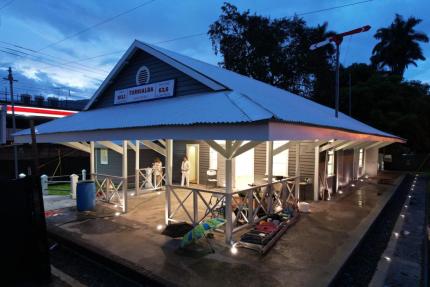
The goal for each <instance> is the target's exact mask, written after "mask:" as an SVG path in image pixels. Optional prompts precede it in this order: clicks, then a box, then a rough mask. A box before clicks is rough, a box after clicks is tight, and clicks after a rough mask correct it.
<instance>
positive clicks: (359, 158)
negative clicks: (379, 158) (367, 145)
mask: <svg viewBox="0 0 430 287" xmlns="http://www.w3.org/2000/svg"><path fill="white" fill-rule="evenodd" d="M363 162H364V157H363V149H362V148H361V149H360V151H359V154H358V167H363Z"/></svg>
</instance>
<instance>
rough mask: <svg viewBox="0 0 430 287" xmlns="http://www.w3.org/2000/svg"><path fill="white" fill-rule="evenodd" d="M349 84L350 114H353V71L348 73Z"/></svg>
mask: <svg viewBox="0 0 430 287" xmlns="http://www.w3.org/2000/svg"><path fill="white" fill-rule="evenodd" d="M348 85H349V91H348V96H349V116H352V91H351V71H349V73H348Z"/></svg>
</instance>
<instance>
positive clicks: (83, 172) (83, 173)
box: [82, 169, 87, 180]
mask: <svg viewBox="0 0 430 287" xmlns="http://www.w3.org/2000/svg"><path fill="white" fill-rule="evenodd" d="M82 180H87V170H86V169H83V170H82Z"/></svg>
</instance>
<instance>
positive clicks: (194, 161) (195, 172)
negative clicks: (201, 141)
mask: <svg viewBox="0 0 430 287" xmlns="http://www.w3.org/2000/svg"><path fill="white" fill-rule="evenodd" d="M187 157H188V161H189V163H190V172H189V176H190V179H189V180H190V183H199V145H198V144H187Z"/></svg>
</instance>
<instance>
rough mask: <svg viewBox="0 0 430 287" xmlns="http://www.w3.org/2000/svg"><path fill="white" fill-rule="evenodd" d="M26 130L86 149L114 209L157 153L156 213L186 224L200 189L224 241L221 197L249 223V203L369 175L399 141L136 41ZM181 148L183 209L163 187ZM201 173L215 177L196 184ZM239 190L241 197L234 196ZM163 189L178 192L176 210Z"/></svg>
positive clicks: (302, 195)
mask: <svg viewBox="0 0 430 287" xmlns="http://www.w3.org/2000/svg"><path fill="white" fill-rule="evenodd" d="M36 134H37V142H38V143H61V144H65V145H68V146H72V147H74V148H77V149H80V150H83V151H86V152H88V153H89V154H90V159H91V160H90V163H91V164H90V166H91V174H92V178H93V179H95V180H97V182H98V189H100V190H101V191H103V188H104V187H103V186H105V188H106V190H105V191H104V192H103V194H104V195H105V197H106V199H108V200H110V199H112V196H109V195H108V193H109V192H112V188H113V189H114V190H113V192H114V195H116V196H117V197H118V199H119V200H120V201H121V206H122V208H123V211H124V212H126V211H127V196H128V195H129V192H130V190H134V191H135V192H140V191H141V190H143V189H145V188H146V187H147V183H146V184H145V183H144V182H142V181H143V180H145V176H146V174H145V170H144V168H147V167H149V166H150V165H151V163H152V161H153V160H154V158H155V157H159V158H160V159H161V160H162V162H163V166H164V168H165V172H164V173H163V176H164V177H165V180H166V188H165V195H166V207H165V210H166V212H165V217H166V223H169V222H172V221H174V213H175V212H176V210H177V209H178V208H179V209H184V210H185V211H186V214H187V216H188V218H189V220H190V221H192V222H193V223H198V222H199V221H201V220H203V219H204V218H205V217H207V216H209V215H210V213H212V211H213V206H210V204H208V202H207V200H205V198H204V197H203V196H202V194H203V193H213V194H218V195H219V198H222V200H223V201H224V202H225V206H226V208H227V210H226V219H227V224H226V227H225V236H226V241H227V242H231V239H232V233H233V232H235V231H236V230H237V229H238V227H237V218H236V219H234V218H232V215H231V209H232V207H231V206H232V205H234V206H236V207H238V208H239V211H241V210H243V209H245V208H247V210H248V211H247V214H248V215H245V217H247V218H245V219H246V220H247V222H248V223H249V224H252V223H253V222H254V220H255V214H257V213H258V211H259V210H260V211H261V210H264V211H265V213H269V212H271V211H273V208H275V206H276V204H278V203H279V204H281V205H282V204H283V203H284V202H285V200H289V199H291V198H294V199H296V200H303V199H304V200H307V201H309V200H319V199H320V198H321V191H322V190H323V189H329V190H330V193H331V194H336V192H337V191H339V189H341V188H343V187H345V186H348V185H349V184H351V183H352V182H354V180H357V179H359V178H360V177H363V176H366V177H367V176H369V177H372V176H375V175H376V174H377V172H378V151H379V149H380V148H382V147H384V146H386V145H389V144H391V143H394V142H404V140H403V139H401V138H399V137H397V136H395V135H391V134H388V133H385V132H383V131H380V130H377V129H375V128H373V127H371V126H369V125H366V124H364V123H362V122H360V121H357V120H355V119H353V118H351V117H349V116H347V115H345V114H343V113H339V117H338V118H336V117H335V113H334V111H333V110H332V109H330V108H328V107H325V106H322V105H320V104H317V103H315V102H313V101H311V100H308V99H306V98H303V97H300V96H297V95H294V94H292V93H290V92H288V91H285V90H282V89H279V88H276V87H274V86H271V85H268V84H265V83H263V82H260V81H257V80H254V79H251V78H249V77H246V76H242V75H240V74H237V73H235V72H231V71H228V70H225V69H222V68H220V67H217V66H214V65H210V64H207V63H204V62H202V61H199V60H196V59H193V58H190V57H187V56H184V55H181V54H178V53H175V52H172V51H169V50H166V49H163V48H160V47H157V46H154V45H150V44H146V43H143V42H140V41H135V42H134V43H133V44H132V45H131V46H130V48H129V49H128V50H127V52H126V53H125V54H124V55H123V57H122V58H121V59H120V61H119V62H118V63H117V64H116V66H115V67H114V69H113V70H112V71H111V72H110V74H109V75H108V76H107V78H106V79H105V81H104V82H103V83H102V85H101V86H100V87H99V89H98V90H97V91H96V93H95V94H94V96H93V97H92V98H91V100H90V102H89V103H88V105H87V106H86V108H85V110H84V111H83V112H80V113H78V114H75V115H73V116H69V117H65V118H62V119H57V120H54V121H51V122H48V123H45V124H42V125H39V126H37V127H36ZM15 140H16V142H19V143H28V142H30V141H31V136H30V131H29V130H25V131H22V132H19V133H17V134H16V136H15ZM186 154H187V155H188V157H189V160H190V180H191V182H192V183H194V184H193V185H192V186H191V187H190V188H185V189H186V190H189V193H188V195H189V196H190V197H189V198H193V202H194V203H193V206H192V208H191V209H187V207H186V206H185V203H184V202H185V200H183V199H179V197H178V196H177V192H176V191H175V190H177V189H179V187H178V186H177V184H178V182H179V181H180V168H181V161H182V158H183V156H184V155H186ZM208 170H215V171H216V172H215V173H211V172H209V173H208ZM208 174H209V176H208ZM208 178H209V179H211V182H210V183H213V182H215V185H217V186H218V187H217V188H209V187H206V185H207V183H208ZM106 182H107V183H109V184H106ZM276 184H277V185H278V186H280V187H279V188H275V185H276ZM257 188H259V189H260V190H261V188H264V190H266V191H265V192H268V193H274V194H276V196H275V198H276V200H275V202H270V204H269V205H267V204H266V205H264V204H262V203H261V202H260V201H261V199H260V200H258V199H257V197H256V196H255V190H256V189H257ZM109 189H110V190H109ZM239 192H242V194H246V196H245V197H246V199H247V200H242V201H240V202H237V200H236V199H235V194H237V193H239ZM191 195H192V196H191ZM172 197H173V198H175V199H178V203H179V205H178V207H177V209H176V210H174V208H173V203H172ZM187 198H188V197H187ZM235 201H236V203H235ZM276 201H277V202H276ZM181 202H182V203H181ZM198 204H203V205H205V206H207V210H208V212H207V213H208V214H206V213H205V214H204V215H201V214H198V210H197V209H198V207H197V205H198ZM250 210H251V211H250Z"/></svg>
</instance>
